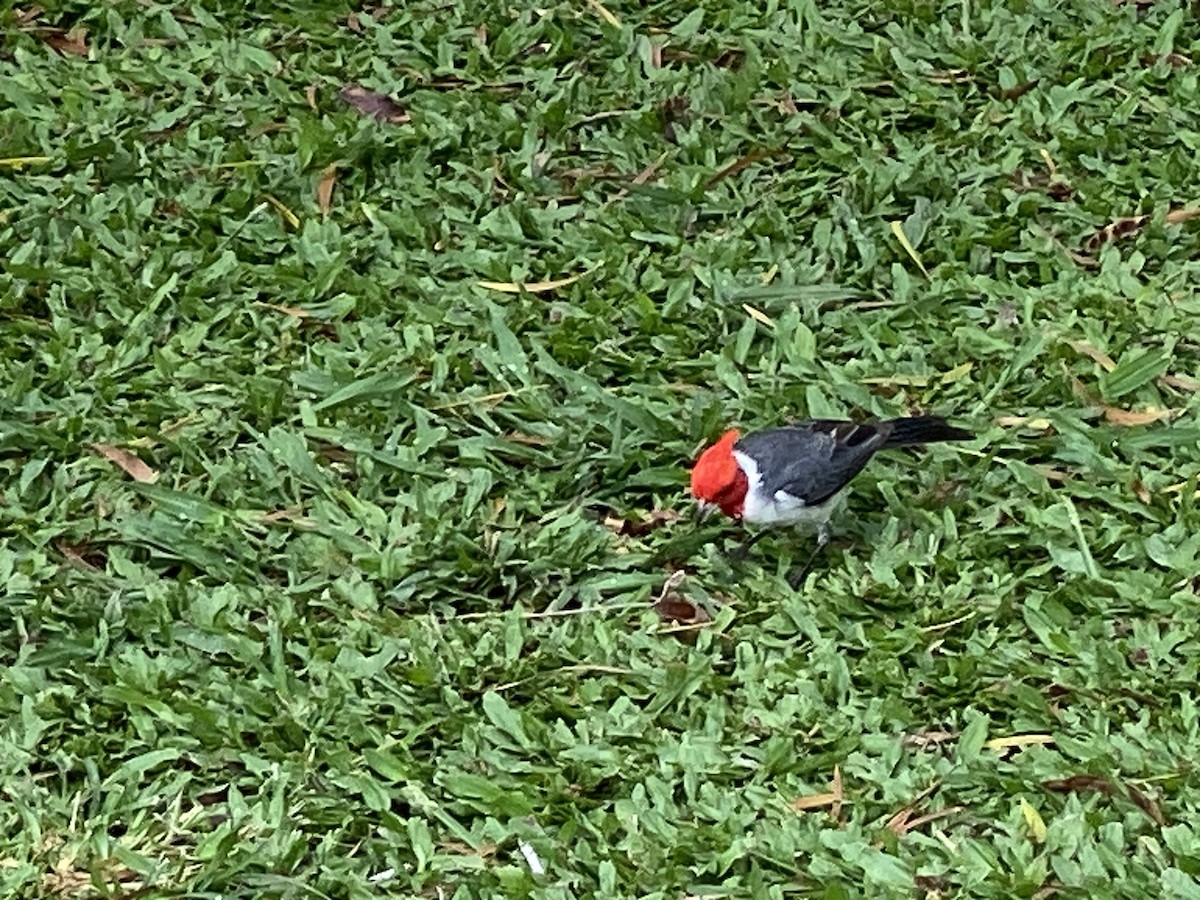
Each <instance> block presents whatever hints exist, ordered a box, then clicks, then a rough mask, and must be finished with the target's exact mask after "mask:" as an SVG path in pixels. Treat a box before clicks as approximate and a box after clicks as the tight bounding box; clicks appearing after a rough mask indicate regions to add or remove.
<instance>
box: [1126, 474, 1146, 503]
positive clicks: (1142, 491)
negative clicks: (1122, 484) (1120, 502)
mask: <svg viewBox="0 0 1200 900" xmlns="http://www.w3.org/2000/svg"><path fill="white" fill-rule="evenodd" d="M1130 488H1131V489H1132V490H1133V495H1134V496H1135V497H1137V498H1138V499H1139V500H1141V501H1142V502H1143V503H1145V504H1146V505H1147V506H1149V505H1150V490H1149V489H1148V488H1147V487H1146V485H1144V484H1143V483H1142V481H1141V479H1140V478H1135V479H1133V484H1131V485H1130Z"/></svg>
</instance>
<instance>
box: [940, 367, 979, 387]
mask: <svg viewBox="0 0 1200 900" xmlns="http://www.w3.org/2000/svg"><path fill="white" fill-rule="evenodd" d="M973 368H975V363H973V362H965V363H963V364H962V365H958V366H955V367H954V368H953V369H951V370H950V371H949V372H946V373H945V374H944V375H942V378H941V381H942V384H953V383H954V382H956V381H959V380H961V379H963V378H965V377H967V375H969V374H970V373H971V370H972V369H973Z"/></svg>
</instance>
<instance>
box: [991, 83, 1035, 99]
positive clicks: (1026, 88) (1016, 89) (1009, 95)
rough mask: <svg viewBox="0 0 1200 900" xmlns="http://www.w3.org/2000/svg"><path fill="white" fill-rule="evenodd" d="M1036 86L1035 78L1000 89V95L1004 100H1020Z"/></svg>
mask: <svg viewBox="0 0 1200 900" xmlns="http://www.w3.org/2000/svg"><path fill="white" fill-rule="evenodd" d="M1037 86H1038V81H1037V79H1036V78H1035V79H1034V80H1033V81H1025V82H1022V83H1021V84H1014V85H1013V86H1012V87H1010V88H1005V89H1004V90H1002V91H1000V97H1001V98H1002V99H1004V100H1020V99H1021V98H1022V97H1024V96H1025V95H1026V94H1028V93H1029V92H1030V91H1032V90H1033V89H1034V88H1035V87H1037Z"/></svg>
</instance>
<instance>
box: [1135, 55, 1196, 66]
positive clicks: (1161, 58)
mask: <svg viewBox="0 0 1200 900" xmlns="http://www.w3.org/2000/svg"><path fill="white" fill-rule="evenodd" d="M1160 62H1163V63H1166V64H1167V65H1168V66H1170V67H1171V68H1172V69H1182V68H1184V67H1186V66H1190V65H1191V64H1192V60H1191V59H1190V58H1189V57H1187V56H1184V55H1183V54H1182V53H1163V54H1154V53H1147V54H1146V55H1145V56H1143V57H1142V65H1143V66H1145V67H1146V68H1147V69H1149V68H1152V67H1154V66H1156V65H1157V64H1158V63H1160Z"/></svg>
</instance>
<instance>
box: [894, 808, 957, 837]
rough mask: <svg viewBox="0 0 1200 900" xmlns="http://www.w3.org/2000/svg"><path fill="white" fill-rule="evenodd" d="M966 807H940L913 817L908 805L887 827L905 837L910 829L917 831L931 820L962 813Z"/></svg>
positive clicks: (934, 820) (898, 835) (897, 835)
mask: <svg viewBox="0 0 1200 900" xmlns="http://www.w3.org/2000/svg"><path fill="white" fill-rule="evenodd" d="M965 808H966V807H963V806H950V807H947V808H946V809H939V810H936V811H934V812H931V813H926V814H925V815H923V816H918V817H917V818H915V819H913V818H911V817H912V814H913V810H912V807H908V806H906V807H905V808H904V809H902V810H900V812H898V813H896V815H894V816H892V818H890V819H889V820H888V823H887V828H888V830H889V831H891V832H892V833H893V834H895V835H896V837H904V835H906V834H908V833H909V832H910V831H916V830H917V829H918V828H920V827H921V826H922V825H928V824H930V823H931V822H936V821H937V820H938V819H944V818H946V817H947V816H952V815H954V814H955V813H960V812H962V811H963V810H964V809H965Z"/></svg>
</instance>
